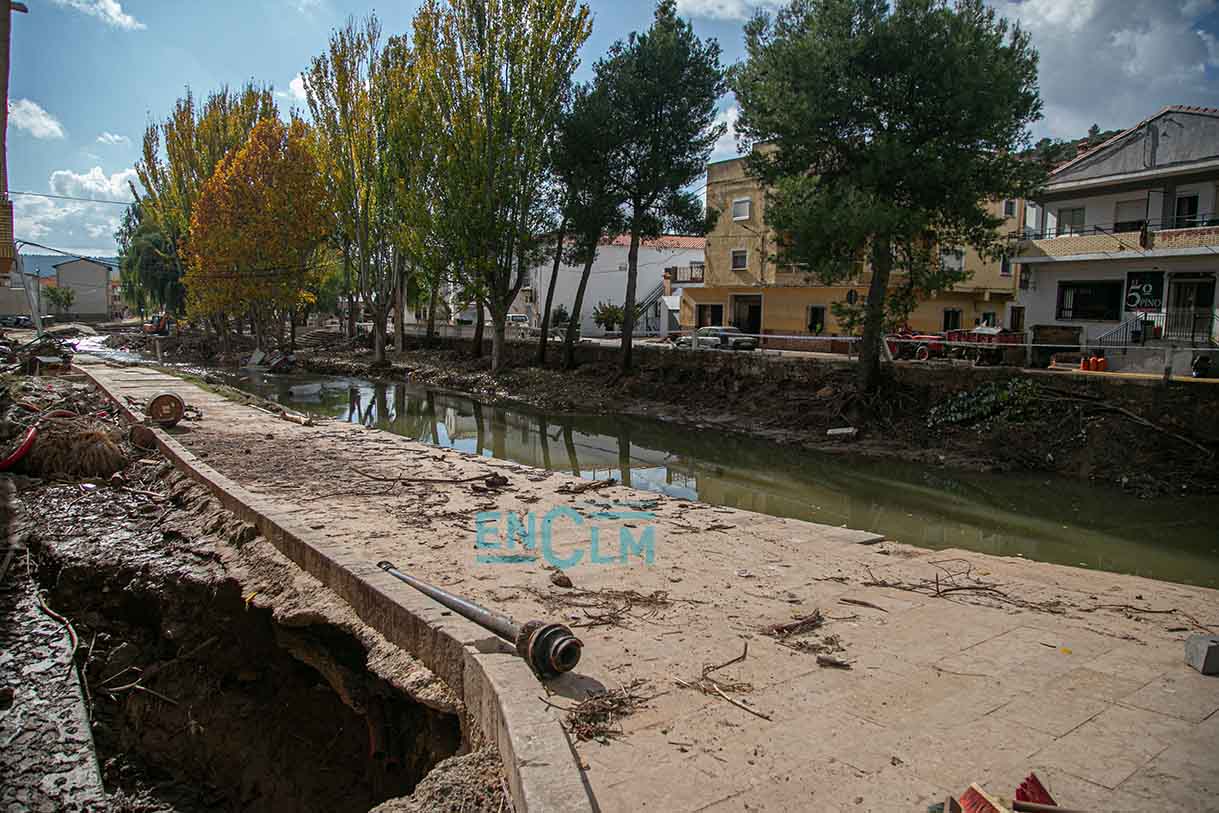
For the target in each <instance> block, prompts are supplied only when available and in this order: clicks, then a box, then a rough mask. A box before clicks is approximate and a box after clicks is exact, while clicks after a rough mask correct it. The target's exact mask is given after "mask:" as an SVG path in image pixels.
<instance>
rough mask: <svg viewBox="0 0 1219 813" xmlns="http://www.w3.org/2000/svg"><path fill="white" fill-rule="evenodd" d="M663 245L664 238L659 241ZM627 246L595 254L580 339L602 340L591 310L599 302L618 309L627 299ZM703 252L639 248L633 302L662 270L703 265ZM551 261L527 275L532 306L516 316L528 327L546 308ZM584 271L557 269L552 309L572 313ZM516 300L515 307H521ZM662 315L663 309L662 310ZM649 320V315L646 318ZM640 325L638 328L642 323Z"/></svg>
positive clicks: (657, 281)
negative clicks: (526, 319)
mask: <svg viewBox="0 0 1219 813" xmlns="http://www.w3.org/2000/svg"><path fill="white" fill-rule="evenodd" d="M661 242H662V243H663V238H661ZM629 252H630V247H629V246H620V245H612V244H611V245H603V246H601V248H600V249H599V250H598V252H597V259H596V261H595V262H594V263H593V267H592V271H591V272H590V273H589V276H588V287H587V289H586V290H585V291H584V304H583V307H582V308H581V309H580V315H579V316H580V333H581V335H583V336H604V335H605V331H604V330H603V329H602V328H601V327H600V326H599V325H597V324H596V323H595V322H593V310H594V309H595V308H596V307H597V304H598V303H599V302H609V303H612V304H615V305H621V304H622V303H623V301H625V299H626V277H627V271H626V266H627V255H628V254H629ZM703 257H704V252H703V250H702V249H693V248H665V247H662V246H640V247H639V262H638V267H637V268H638V276H637V279H636V282H635V298H636V300H637V301H638V300H640V299H642V298H643V297H644V296H646V295H647V294H648V293H649V292H650V291H652V289H654V288H655V287H656V286H657V285H659V284H660V283H661V280H662V279H663V277H664V270H665V269H666V268H669V267H672V266H683V267H684V266H689V265H690V263H692V262H694V263H698V262H703ZM553 268H554V264H553V261H552V262H549V263H545V264H543V265H540V266H537V267H536V268H533V269H531V270H530V272H529V279H530V282H529V285H530V286H531V287H532V289H533V302H532V303H531V305H530V306H527V307H525V308H516V307H514V310H518V311H519V312H523V313H527V314H528V315H529V323H530V324H531V325H537V324H539V323H540V320H541V313H542V309H543V308H544V307H545V306H546V289H547V287H548V286H549V285H550V276H551V270H552V269H553ZM583 270H584V269H583V267H577V266H572V265H566V264H563V265H560V266H559V272H558V276H557V279H556V282H555V291H554V304H553V305H552V306H551V307H552V308H556V307H558V306H559V305H563V306H564V307H566V308H567V312H568V313H571V312H572V309H573V306H574V304H575V301H576V288H578V287H579V285H580V274H581V273H582V272H583ZM520 299H521V298H520V297H519V296H518V298H517V304H519V303H520ZM661 310H662V313H663V310H664V309H663V308H662V309H661ZM646 316H647V317H648V318H651V314H650V313H649V314H647V315H646ZM640 321H641V327H642V322H643V321H644V320H643V319H641V320H640Z"/></svg>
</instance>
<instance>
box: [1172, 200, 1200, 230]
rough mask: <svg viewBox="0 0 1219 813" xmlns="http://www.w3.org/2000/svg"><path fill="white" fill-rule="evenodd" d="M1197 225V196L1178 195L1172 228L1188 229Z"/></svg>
mask: <svg viewBox="0 0 1219 813" xmlns="http://www.w3.org/2000/svg"><path fill="white" fill-rule="evenodd" d="M1197 225H1198V196H1197V195H1196V194H1194V195H1178V196H1177V211H1176V218H1175V219H1174V222H1173V228H1177V229H1188V228H1190V227H1191V226H1197Z"/></svg>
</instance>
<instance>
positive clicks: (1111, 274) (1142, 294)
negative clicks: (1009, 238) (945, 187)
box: [1013, 106, 1219, 368]
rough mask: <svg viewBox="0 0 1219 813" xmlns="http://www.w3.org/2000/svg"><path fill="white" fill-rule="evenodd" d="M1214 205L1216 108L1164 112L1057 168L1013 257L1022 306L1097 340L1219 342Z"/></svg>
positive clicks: (1046, 321)
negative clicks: (1018, 274)
mask: <svg viewBox="0 0 1219 813" xmlns="http://www.w3.org/2000/svg"><path fill="white" fill-rule="evenodd" d="M1217 202H1219V110H1217V109H1212V108H1202V107H1180V106H1176V107H1166V108H1164V109H1163V110H1161V111H1160V112H1159V113H1157V114H1155V115H1154V116H1152V117H1151V118H1149V119H1146V120H1145V121H1141V122H1139V123H1138V124H1136V125H1134V126H1133V127H1131V128H1129V129H1128V130H1125V131H1123V132H1121V133H1119V134H1118V135H1116V136H1114V137H1113V138H1111V139H1109V140H1108V141H1106V142H1104V143H1103V144H1099V145H1097V146H1096V147H1095V148H1093V149H1091V150H1089V151H1087V152H1085V153H1083V154H1081V155H1079V156H1077V157H1076V158H1075V159H1074V160H1072V161H1070V162H1068V163H1066V164H1063V165H1062V166H1060V167H1058V168H1057V169H1055V170H1054V171H1053V173H1051V175H1050V181H1049V183H1048V184H1047V186H1046V188H1045V191H1044V194H1042V196H1041V197H1040V199H1039V200H1038V201H1036V205H1035V206H1034V207H1033V212H1032V216H1031V217H1029V218H1028V219H1027V229H1026V233H1025V239H1023V240H1021V241H1020V243H1019V246H1018V248H1017V250H1016V252H1015V256H1014V257H1013V261H1014V262H1015V263H1017V264H1018V265H1019V266H1020V268H1019V271H1020V285H1019V287H1020V290H1019V296H1018V300H1017V302H1016V303H1015V307H1016V308H1022V309H1023V311H1024V318H1025V319H1026V321H1027V322H1028V323H1029V324H1030V325H1039V324H1041V325H1069V326H1078V327H1079V328H1080V329H1081V341H1082V342H1084V343H1085V344H1087V345H1090V346H1093V347H1100V348H1104V347H1113V348H1117V347H1127V348H1128V347H1131V346H1146V345H1149V344H1150V345H1153V346H1160V347H1164V348H1168V349H1169V350H1171V348H1172V347H1174V346H1175V347H1178V348H1197V347H1209V346H1212V345H1213V344H1215V343H1216V339H1217V338H1219V315H1217V314H1216V310H1215V305H1216V303H1215V282H1216V275H1217V273H1219V214H1217V213H1216V210H1217ZM1107 355H1110V358H1111V360H1112V361H1118V362H1119V363H1121V362H1122V361H1124V357H1125V356H1126V355H1128V354H1127V353H1126V352H1125V351H1121V352H1115V353H1113V354H1107ZM1188 355H1189V353H1183V354H1182V358H1181V359H1180V360H1179V361H1178V364H1177V366H1178V368H1182V367H1184V366H1187V365H1188V362H1189V360H1188V358H1187V356H1188ZM1162 359H1163V351H1162V350H1158V351H1157V352H1156V353H1155V354H1154V363H1155V365H1156V367H1157V368H1159V367H1161V366H1162V364H1163V361H1162ZM1112 361H1111V365H1112ZM1122 366H1127V365H1124V364H1123V365H1122Z"/></svg>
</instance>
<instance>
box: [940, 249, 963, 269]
mask: <svg viewBox="0 0 1219 813" xmlns="http://www.w3.org/2000/svg"><path fill="white" fill-rule="evenodd" d="M940 265H941V266H943V267H944V268H945V269H946V270H948V271H964V270H965V252H964V251H962V250H961V249H959V248H945V249H942V250H941V251H940Z"/></svg>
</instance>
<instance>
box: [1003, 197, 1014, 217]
mask: <svg viewBox="0 0 1219 813" xmlns="http://www.w3.org/2000/svg"><path fill="white" fill-rule="evenodd" d="M1003 216H1004V217H1015V216H1016V201H1014V200H1005V201H1003Z"/></svg>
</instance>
